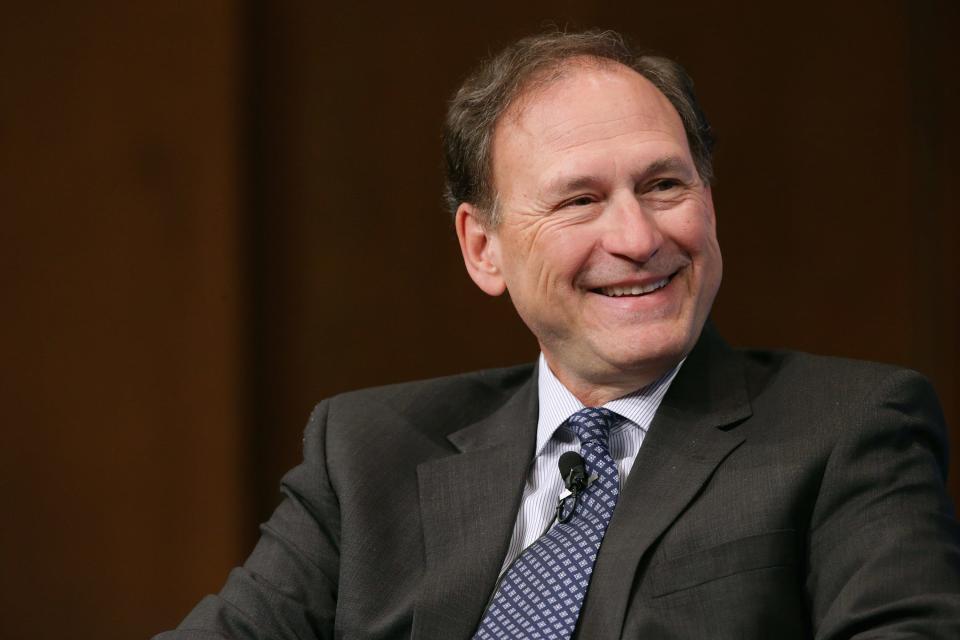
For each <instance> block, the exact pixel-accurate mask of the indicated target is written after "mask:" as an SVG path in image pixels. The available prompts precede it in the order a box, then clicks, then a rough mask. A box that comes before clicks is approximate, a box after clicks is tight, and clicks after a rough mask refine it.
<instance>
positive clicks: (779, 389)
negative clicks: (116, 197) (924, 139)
mask: <svg viewBox="0 0 960 640" xmlns="http://www.w3.org/2000/svg"><path fill="white" fill-rule="evenodd" d="M711 147H712V143H711V136H710V129H709V126H708V125H707V122H706V120H705V118H704V117H703V115H702V113H701V112H700V109H699V107H698V106H697V102H696V99H695V97H694V95H693V92H692V83H691V82H690V80H689V78H687V76H686V75H685V73H684V72H683V70H682V69H681V68H680V67H679V66H677V65H676V64H674V63H672V62H670V61H668V60H665V59H662V58H656V57H649V56H638V55H636V54H635V53H634V52H633V51H631V50H630V49H629V48H628V47H627V46H626V45H625V44H624V43H623V41H622V40H621V38H620V37H619V36H617V35H616V34H614V33H610V32H604V33H600V32H588V33H582V34H562V33H550V34H545V35H541V36H535V37H532V38H527V39H524V40H521V41H519V42H517V43H515V44H513V45H511V46H510V47H508V48H507V49H506V50H505V51H503V52H501V53H500V54H498V55H497V56H495V57H493V58H491V59H490V60H488V61H486V62H485V63H484V64H483V65H482V66H481V68H480V69H479V70H478V71H477V72H476V73H475V74H474V75H472V76H471V77H470V78H468V79H467V81H466V82H465V83H464V85H463V86H462V87H461V88H460V90H459V91H458V92H457V93H456V95H455V96H454V98H453V100H452V101H451V104H450V108H449V111H448V117H447V128H446V135H445V148H446V155H447V161H448V194H447V195H448V200H449V202H450V208H451V211H452V212H453V213H454V215H455V220H456V230H457V236H458V238H459V242H460V246H461V249H462V252H463V258H464V263H465V265H466V268H467V271H468V272H469V274H470V276H471V278H472V279H473V281H474V282H475V283H476V284H477V285H478V286H479V287H480V288H481V289H482V290H483V291H485V292H486V293H488V294H490V295H494V296H497V295H502V294H504V293H508V294H509V295H510V298H511V300H512V301H513V303H514V305H515V306H516V309H517V312H518V314H519V315H520V317H521V318H522V320H523V321H524V322H525V323H526V325H527V326H528V327H529V328H530V330H531V331H532V332H533V334H534V335H535V336H536V338H537V340H538V341H539V344H540V348H541V352H542V353H541V356H540V358H539V360H538V362H537V363H535V364H533V365H529V366H522V367H515V368H512V369H503V370H493V371H483V372H477V373H472V374H465V375H460V376H453V377H449V378H443V379H436V380H428V381H420V382H412V383H406V384H402V385H394V386H390V387H382V388H378V389H367V390H363V391H357V392H353V393H349V394H344V395H341V396H337V397H335V398H331V399H329V400H326V401H324V402H322V403H321V404H320V405H318V407H317V409H316V410H315V411H314V414H313V416H312V417H311V420H310V423H309V425H308V427H307V431H306V435H305V438H304V461H303V463H302V464H301V465H300V466H298V467H297V468H296V469H294V470H292V471H291V472H290V473H289V474H288V475H287V476H286V477H285V478H284V481H283V492H284V495H285V500H284V502H283V504H282V505H281V506H280V507H279V508H278V509H277V511H276V512H275V513H274V515H273V516H272V517H271V519H270V521H269V522H268V523H266V525H265V526H264V527H263V530H262V531H263V535H262V538H261V540H260V542H259V543H258V545H257V547H256V549H255V550H254V552H253V554H252V555H251V557H250V558H249V559H248V561H247V562H246V563H245V565H244V566H243V567H241V568H238V569H236V570H235V571H234V572H233V573H232V574H231V576H230V578H229V580H228V582H227V584H226V586H225V587H224V588H223V590H222V591H221V592H220V594H219V595H216V596H209V597H208V598H206V599H205V600H204V601H202V602H201V603H200V604H199V605H198V606H197V608H196V609H195V610H194V611H193V612H192V613H191V614H190V615H189V616H188V617H187V619H186V620H185V621H184V622H183V624H182V625H181V627H180V630H179V631H175V632H171V633H170V634H164V635H163V637H164V638H197V639H199V638H364V639H367V638H411V637H415V638H429V639H444V640H447V639H456V638H484V639H485V638H570V637H579V638H585V639H589V640H596V639H606V638H645V639H657V638H730V639H737V640H744V639H750V638H772V637H776V638H785V639H789V638H824V639H826V638H831V639H833V638H854V637H857V638H860V637H862V638H867V637H869V638H906V637H918V638H957V637H960V552H958V543H957V529H956V523H955V521H954V518H953V515H952V510H951V506H950V502H949V500H948V498H947V496H946V492H945V490H944V485H943V480H944V474H945V470H946V460H945V451H946V443H945V441H944V437H945V436H944V426H943V423H942V416H941V413H940V410H939V407H938V405H937V401H936V398H935V397H934V395H933V393H932V391H931V389H930V386H929V384H928V383H927V382H926V381H925V380H924V379H923V378H922V377H920V376H919V375H917V374H915V373H913V372H909V371H904V370H900V369H896V368H893V367H887V366H883V365H877V364H870V363H862V362H853V361H846V360H839V359H831V358H823V357H816V356H810V355H805V354H796V353H789V352H763V351H749V352H748V351H737V350H734V349H731V348H730V347H728V346H727V345H726V344H725V343H724V342H723V341H722V340H721V338H720V337H719V336H718V335H717V333H716V331H715V330H714V329H713V328H712V326H711V325H710V324H709V322H708V320H707V318H708V315H709V312H710V307H711V305H712V303H713V299H714V297H715V295H716V293H717V290H718V288H719V286H720V280H721V273H722V260H721V256H720V248H719V245H718V243H717V234H716V216H715V214H714V209H713V200H712V195H711V188H710V179H711V173H712V171H711V165H710V152H711Z"/></svg>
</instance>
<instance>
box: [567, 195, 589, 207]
mask: <svg viewBox="0 0 960 640" xmlns="http://www.w3.org/2000/svg"><path fill="white" fill-rule="evenodd" d="M594 202H596V199H595V198H594V197H593V196H577V197H576V198H574V199H572V200H567V201H566V202H564V203H563V206H564V207H587V206H590V205H591V204H593V203H594Z"/></svg>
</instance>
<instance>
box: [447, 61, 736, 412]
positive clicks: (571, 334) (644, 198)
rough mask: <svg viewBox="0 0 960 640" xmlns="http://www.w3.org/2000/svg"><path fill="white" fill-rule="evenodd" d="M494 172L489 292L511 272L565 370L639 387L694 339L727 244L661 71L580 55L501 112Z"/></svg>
mask: <svg viewBox="0 0 960 640" xmlns="http://www.w3.org/2000/svg"><path fill="white" fill-rule="evenodd" d="M493 180H494V186H495V189H496V191H497V194H498V207H499V210H500V213H501V218H500V220H501V221H500V223H499V225H498V226H497V227H496V228H493V229H486V230H484V237H485V239H486V240H485V245H484V246H483V251H482V255H483V256H484V257H485V258H486V259H488V260H489V267H490V270H489V273H487V274H485V275H486V276H490V277H492V278H493V280H490V279H489V278H487V279H486V280H483V281H482V282H481V280H478V279H477V277H476V275H475V276H474V279H475V280H477V282H478V284H480V286H481V288H484V289H485V290H487V292H488V293H498V292H499V291H498V290H497V289H498V286H499V285H498V284H497V283H498V279H499V282H500V283H502V286H504V287H505V288H506V290H507V291H508V292H509V293H510V297H511V299H512V301H513V303H514V305H515V306H516V308H517V311H518V313H519V314H520V316H521V318H522V319H523V320H524V322H525V323H526V324H527V326H528V327H529V328H530V330H531V331H532V332H533V333H534V334H535V335H536V337H537V339H538V340H539V342H540V347H541V349H542V350H543V352H544V355H545V356H546V358H547V362H548V363H549V364H550V367H551V369H552V370H553V371H554V373H556V375H557V376H558V377H559V378H560V379H561V381H563V382H564V383H565V384H567V386H568V387H570V388H571V389H572V390H574V392H575V393H577V391H576V388H580V387H583V386H584V385H586V387H588V388H589V387H590V386H591V385H600V386H610V385H612V386H615V387H616V386H619V385H624V384H625V385H626V386H624V387H623V389H622V390H624V392H628V391H629V390H631V388H635V387H632V385H633V384H638V385H641V384H646V383H647V382H649V381H651V380H652V379H653V378H655V377H657V376H659V375H660V374H662V373H663V372H664V371H665V370H666V369H668V368H669V367H671V366H673V365H674V364H676V362H678V361H679V360H680V359H681V358H682V357H684V356H685V355H686V354H687V353H688V352H689V350H690V349H691V348H692V346H693V344H694V343H695V342H696V339H697V337H698V335H699V333H700V330H701V329H702V327H703V323H704V321H705V320H706V317H707V314H708V312H709V310H710V306H711V305H712V303H713V299H714V296H715V295H716V292H717V289H718V287H719V286H720V277H721V271H722V262H721V257H720V248H719V245H718V244H717V238H716V228H715V219H714V212H713V202H712V199H711V193H710V189H709V187H708V186H706V185H704V184H703V183H702V181H701V180H700V178H699V176H698V174H697V171H696V168H695V165H694V162H693V158H692V156H691V154H690V149H689V147H688V145H687V140H686V135H685V133H684V130H683V125H682V123H681V120H680V116H679V115H678V114H677V112H676V110H675V109H674V108H673V106H672V105H671V104H670V102H669V101H668V100H667V99H666V97H665V96H664V95H663V94H661V93H660V92H659V91H658V90H657V89H656V88H655V87H654V86H653V85H652V84H651V83H650V82H648V81H647V80H646V79H644V78H643V77H642V76H640V75H639V74H637V73H635V72H634V71H632V70H630V69H628V68H627V67H624V66H621V65H606V66H600V65H596V64H592V63H589V62H588V63H586V64H577V63H574V64H572V65H570V66H568V68H567V69H566V71H565V74H564V75H563V76H562V77H561V78H560V79H559V80H557V81H555V82H553V83H551V84H549V85H547V86H546V87H543V88H539V89H536V90H534V92H533V93H532V94H530V95H527V96H524V97H522V98H521V99H520V100H519V101H518V103H517V104H515V105H514V107H513V108H511V109H510V110H509V111H508V112H507V113H506V114H505V115H504V117H503V118H502V120H501V121H500V123H499V124H498V125H497V129H496V131H495V135H494V143H493ZM458 230H460V225H459V224H458ZM462 238H463V234H461V239H462ZM465 251H466V250H465ZM468 266H469V265H468ZM471 274H472V275H474V272H473V271H471ZM491 285H492V287H491ZM500 291H502V288H500ZM578 395H582V394H578ZM581 399H583V398H582V397H581Z"/></svg>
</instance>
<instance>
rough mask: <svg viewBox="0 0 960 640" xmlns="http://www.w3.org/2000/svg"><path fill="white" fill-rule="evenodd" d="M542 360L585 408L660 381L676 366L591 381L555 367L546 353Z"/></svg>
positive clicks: (598, 405)
mask: <svg viewBox="0 0 960 640" xmlns="http://www.w3.org/2000/svg"><path fill="white" fill-rule="evenodd" d="M544 358H545V359H546V361H547V365H548V366H549V367H550V371H551V372H553V375H555V376H556V377H557V380H559V381H560V382H561V383H562V384H563V386H565V387H566V388H567V389H568V390H569V391H570V393H572V394H573V395H574V397H576V399H577V400H579V401H580V402H582V403H583V404H584V406H586V407H600V406H603V405H605V404H606V403H608V402H610V401H611V400H616V399H617V398H622V397H623V396H625V395H627V394H630V393H633V392H634V391H636V390H637V389H642V388H643V387H645V386H647V385H648V384H650V383H652V382H654V381H656V380H658V379H660V377H661V376H663V375H664V374H665V373H666V372H667V371H669V370H670V369H672V368H673V367H674V366H676V363H675V362H674V363H671V364H668V365H665V366H660V367H650V368H649V369H644V370H643V371H642V372H631V373H630V374H618V375H616V376H613V375H611V376H609V377H599V376H598V377H594V378H593V379H588V378H586V377H583V376H579V375H576V374H575V373H574V372H572V371H568V370H566V369H564V368H563V367H558V366H556V365H555V364H554V363H552V362H550V358H549V356H547V354H546V353H544Z"/></svg>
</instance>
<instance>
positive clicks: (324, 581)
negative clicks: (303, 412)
mask: <svg viewBox="0 0 960 640" xmlns="http://www.w3.org/2000/svg"><path fill="white" fill-rule="evenodd" d="M328 408H329V407H328V403H327V402H323V403H321V404H319V405H318V406H317V407H316V409H315V410H314V412H313V414H312V415H311V417H310V422H309V424H308V426H307V429H306V433H305V435H304V441H303V443H304V460H303V462H302V463H301V464H300V465H299V466H297V467H296V468H294V469H293V470H291V471H290V472H289V473H287V475H286V476H284V478H283V480H282V482H281V492H282V494H283V501H282V503H281V504H280V506H279V507H277V510H276V511H275V512H274V513H273V515H272V516H271V517H270V519H269V521H267V522H266V523H265V524H263V525H261V527H260V532H261V535H260V540H259V542H258V543H257V546H256V547H255V548H254V550H253V553H252V554H251V555H250V557H249V558H248V559H247V561H246V562H245V563H244V565H243V566H242V567H238V568H236V569H234V570H233V571H232V572H231V573H230V576H229V577H228V579H227V582H226V584H225V585H224V587H223V589H222V590H221V591H220V593H219V594H217V595H209V596H207V597H206V598H204V599H203V600H201V601H200V603H199V604H198V605H197V606H196V608H194V610H193V611H192V612H190V614H189V615H188V616H187V617H186V619H184V621H183V622H182V623H181V624H180V626H179V627H178V628H177V630H176V631H170V632H167V633H163V634H160V635H159V636H157V637H156V638H155V639H154V640H247V639H250V640H253V639H254V638H256V639H258V640H266V639H276V640H281V639H287V638H298V639H304V638H319V639H327V638H332V637H333V627H334V613H335V610H336V600H337V580H338V572H339V546H340V515H339V506H338V502H337V498H336V495H335V494H334V492H333V489H332V488H331V486H330V482H329V478H328V477H327V471H326V464H325V434H326V421H327V412H328Z"/></svg>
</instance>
